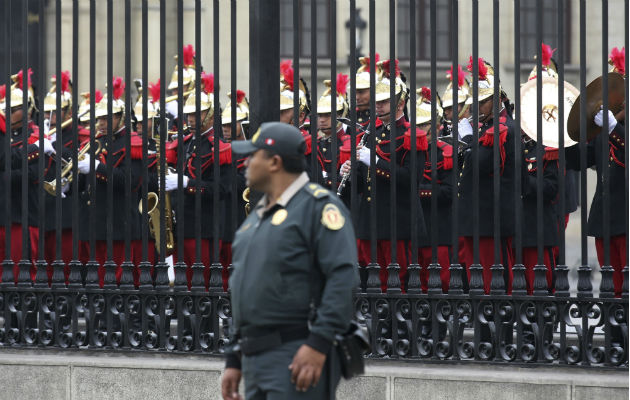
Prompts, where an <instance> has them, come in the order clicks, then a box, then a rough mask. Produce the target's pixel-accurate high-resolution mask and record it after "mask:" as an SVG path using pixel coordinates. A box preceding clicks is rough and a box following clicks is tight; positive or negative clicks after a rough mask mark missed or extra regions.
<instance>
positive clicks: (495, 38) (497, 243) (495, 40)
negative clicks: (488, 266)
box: [473, 0, 502, 265]
mask: <svg viewBox="0 0 630 400" xmlns="http://www.w3.org/2000/svg"><path fill="white" fill-rule="evenodd" d="M492 18H493V29H492V48H493V56H494V59H493V64H494V96H493V112H492V116H493V117H492V122H493V126H494V143H493V146H492V152H493V156H494V164H493V166H494V167H493V171H494V174H493V178H494V179H493V180H494V182H493V189H494V193H493V194H494V210H493V211H494V216H493V220H492V222H493V228H494V232H493V233H494V235H493V236H494V264H495V265H499V264H501V263H502V262H501V174H500V173H499V170H500V165H499V161H500V157H499V142H500V141H499V104H500V103H501V98H500V93H499V21H500V20H501V16H500V14H499V0H493V7H492ZM473 65H474V63H473Z"/></svg>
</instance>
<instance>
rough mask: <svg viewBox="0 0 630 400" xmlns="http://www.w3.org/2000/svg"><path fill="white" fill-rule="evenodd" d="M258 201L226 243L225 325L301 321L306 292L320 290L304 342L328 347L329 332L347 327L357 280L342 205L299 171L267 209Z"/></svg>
mask: <svg viewBox="0 0 630 400" xmlns="http://www.w3.org/2000/svg"><path fill="white" fill-rule="evenodd" d="M264 202H265V199H264V198H263V200H261V202H260V203H259V204H258V205H257V206H256V208H255V209H254V210H253V211H252V213H251V214H250V215H249V216H248V217H247V219H246V220H245V221H244V222H243V224H242V225H241V226H240V228H239V229H238V231H237V232H236V236H235V239H234V243H233V250H234V253H233V254H234V259H233V265H234V272H233V274H232V276H231V278H230V288H231V291H232V315H233V326H232V333H233V334H235V335H239V334H242V332H243V330H247V331H249V332H251V331H252V329H254V330H255V329H256V328H257V327H260V328H266V329H268V328H272V329H273V328H274V327H280V326H287V325H300V324H306V322H307V320H308V317H309V312H310V304H311V297H312V293H321V303H320V304H319V306H318V307H317V314H316V318H315V320H314V321H313V322H312V325H311V334H310V336H309V337H308V338H307V341H306V344H308V345H310V346H311V347H313V348H315V349H316V350H318V351H321V352H323V353H327V352H328V350H329V349H330V346H331V344H332V341H333V339H334V337H335V335H336V334H341V333H344V332H346V331H347V329H348V326H349V322H350V320H351V318H352V313H353V303H352V292H353V289H354V288H356V287H357V285H358V282H359V280H358V273H357V270H356V266H357V250H356V238H355V235H354V230H353V228H352V222H351V220H350V216H349V213H348V211H347V209H346V207H345V206H344V205H343V203H342V202H341V201H340V200H339V199H338V198H337V196H335V195H334V194H333V193H332V192H330V191H328V190H326V189H324V188H323V187H322V186H320V185H317V184H314V183H308V177H307V175H306V174H302V175H301V176H300V177H299V178H298V179H297V180H296V181H295V182H294V183H293V184H292V185H290V186H289V188H287V190H286V191H285V192H284V193H283V195H282V196H281V198H280V199H279V201H278V202H277V204H275V205H274V206H273V207H272V208H271V209H269V210H267V211H264V207H263V203H264ZM311 285H314V287H313V288H311Z"/></svg>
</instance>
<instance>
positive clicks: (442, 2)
mask: <svg viewBox="0 0 630 400" xmlns="http://www.w3.org/2000/svg"><path fill="white" fill-rule="evenodd" d="M410 1H411V0H400V1H398V3H397V12H398V16H397V20H396V24H397V26H396V41H397V49H398V52H397V54H398V58H400V59H403V60H404V59H409V58H410V55H411V48H410V40H411V31H410V27H409V25H410V23H409V22H410V21H409V9H410ZM415 2H416V32H415V35H416V58H417V59H418V60H430V59H431V1H430V0H415ZM451 10H452V7H451V1H450V0H438V1H436V23H437V24H436V32H437V37H436V42H437V44H438V46H437V49H436V51H437V59H438V60H445V61H446V60H450V59H451V49H452V29H451V25H452V23H451V19H452V12H451Z"/></svg>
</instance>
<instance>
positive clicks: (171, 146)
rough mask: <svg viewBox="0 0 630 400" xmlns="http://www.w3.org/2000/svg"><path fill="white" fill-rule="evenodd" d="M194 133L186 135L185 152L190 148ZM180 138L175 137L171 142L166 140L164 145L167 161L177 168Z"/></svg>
mask: <svg viewBox="0 0 630 400" xmlns="http://www.w3.org/2000/svg"><path fill="white" fill-rule="evenodd" d="M192 137H193V134H192V133H189V134H187V135H184V152H185V151H186V149H188V146H189V144H190V140H191V139H192ZM178 143H179V139H178V138H175V139H173V140H171V141H169V142H166V144H165V145H164V148H165V151H166V163H167V164H168V165H169V166H171V167H173V168H177V147H178Z"/></svg>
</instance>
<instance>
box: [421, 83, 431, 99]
mask: <svg viewBox="0 0 630 400" xmlns="http://www.w3.org/2000/svg"><path fill="white" fill-rule="evenodd" d="M421 93H422V98H423V99H424V100H426V101H427V102H431V89H430V88H428V87H426V86H423V87H422V92H421Z"/></svg>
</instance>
